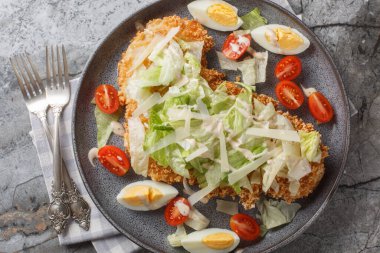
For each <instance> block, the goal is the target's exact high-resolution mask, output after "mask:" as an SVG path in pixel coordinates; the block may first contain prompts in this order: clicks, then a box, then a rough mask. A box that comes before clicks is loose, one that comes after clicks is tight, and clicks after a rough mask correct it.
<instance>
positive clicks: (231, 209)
mask: <svg viewBox="0 0 380 253" xmlns="http://www.w3.org/2000/svg"><path fill="white" fill-rule="evenodd" d="M216 211H218V212H221V213H225V214H229V215H235V214H237V213H238V212H239V208H238V203H237V202H234V201H227V200H222V199H217V200H216Z"/></svg>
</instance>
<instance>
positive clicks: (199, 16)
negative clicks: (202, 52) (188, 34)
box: [187, 0, 243, 32]
mask: <svg viewBox="0 0 380 253" xmlns="http://www.w3.org/2000/svg"><path fill="white" fill-rule="evenodd" d="M217 3H222V4H225V5H228V6H231V7H232V8H233V9H234V10H235V12H236V15H237V11H238V9H237V8H236V7H235V6H233V5H231V4H229V3H227V2H225V1H221V0H198V1H193V2H191V3H190V4H188V5H187V8H188V9H189V12H190V14H191V16H193V18H194V19H196V20H197V21H198V22H199V23H201V24H202V25H204V26H206V27H208V28H211V29H214V30H217V31H223V32H224V31H234V30H237V29H238V28H239V27H240V26H241V25H242V24H243V20H242V19H241V18H240V17H238V21H237V23H236V25H234V26H225V25H222V24H220V23H218V22H216V21H214V20H212V19H211V18H210V17H209V16H208V15H207V9H208V7H210V5H213V4H217Z"/></svg>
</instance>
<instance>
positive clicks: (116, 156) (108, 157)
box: [98, 146, 131, 176]
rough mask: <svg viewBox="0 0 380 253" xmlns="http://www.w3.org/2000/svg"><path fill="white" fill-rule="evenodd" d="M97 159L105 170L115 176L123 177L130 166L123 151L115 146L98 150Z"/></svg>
mask: <svg viewBox="0 0 380 253" xmlns="http://www.w3.org/2000/svg"><path fill="white" fill-rule="evenodd" d="M98 159H99V161H100V163H101V164H102V165H103V166H104V167H106V169H107V170H109V171H110V172H111V173H113V174H115V175H117V176H124V175H125V173H127V172H128V170H129V167H130V166H131V165H130V163H129V160H128V158H127V156H126V154H125V153H124V151H123V150H121V149H120V148H118V147H115V146H104V147H102V148H101V149H99V151H98Z"/></svg>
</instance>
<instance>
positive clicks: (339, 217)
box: [0, 0, 380, 253]
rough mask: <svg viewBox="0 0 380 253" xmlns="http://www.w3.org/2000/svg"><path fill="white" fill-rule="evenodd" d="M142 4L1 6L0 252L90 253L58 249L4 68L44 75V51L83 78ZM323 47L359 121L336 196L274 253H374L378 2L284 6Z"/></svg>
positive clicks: (378, 216) (378, 199)
mask: <svg viewBox="0 0 380 253" xmlns="http://www.w3.org/2000/svg"><path fill="white" fill-rule="evenodd" d="M152 1H153V0H149V1H142V0H114V1H103V0H81V1H80V0H66V1H59V0H25V1H13V0H1V1H0V24H1V26H0V27H1V29H0V59H1V60H0V108H1V109H0V129H1V131H0V192H1V198H0V252H15V251H25V252H57V253H61V252H62V253H63V252H95V250H94V248H93V247H92V245H91V243H89V242H86V243H81V244H78V245H72V246H69V247H60V246H59V245H58V239H57V236H56V234H55V233H54V232H53V231H52V230H51V229H49V228H48V226H47V224H48V222H47V215H46V210H47V203H48V202H49V199H48V196H47V192H46V189H45V188H44V187H41V186H42V185H44V182H43V178H42V174H41V169H40V165H39V162H38V159H37V156H36V151H35V149H34V147H33V144H32V140H31V137H30V136H29V134H28V133H29V131H30V124H29V118H28V114H27V110H26V108H25V105H24V102H23V100H22V96H21V93H20V91H19V88H18V86H17V82H16V79H15V76H14V75H13V73H12V70H11V67H10V64H9V60H8V58H9V57H10V56H11V55H13V54H16V53H20V52H23V51H28V52H30V53H32V56H33V57H34V58H35V59H41V62H38V64H40V65H41V66H42V64H43V63H42V60H43V59H44V57H43V54H44V48H43V46H44V45H46V44H54V43H63V44H65V45H67V47H68V48H70V50H69V56H68V58H69V59H70V61H71V66H70V67H71V69H70V70H71V73H70V74H71V76H72V77H75V76H78V75H80V73H81V71H82V69H83V67H84V64H85V63H86V61H87V58H88V57H89V55H90V54H91V53H92V52H93V51H94V49H95V48H96V45H97V44H98V42H99V41H100V40H101V39H102V38H104V36H105V35H106V34H107V33H108V32H109V31H110V29H112V28H113V27H115V26H116V25H117V24H118V23H119V22H120V21H121V20H123V19H124V17H125V16H126V15H128V14H129V13H131V12H133V11H135V10H137V9H139V8H141V7H142V6H145V5H146V4H148V3H149V2H152ZM289 2H290V4H291V5H292V7H293V8H294V10H295V11H296V13H297V14H298V13H302V14H303V18H304V22H305V23H306V24H307V25H308V26H309V27H310V28H311V29H312V30H313V31H314V32H315V33H316V34H317V35H318V37H319V38H320V39H321V40H322V41H323V43H324V44H325V45H326V46H327V48H328V50H329V52H330V53H331V55H332V57H333V59H334V61H335V63H336V64H337V66H338V69H339V71H340V74H341V76H342V78H343V81H344V84H345V86H346V90H347V94H348V96H349V98H350V99H351V101H352V102H353V104H354V106H355V107H356V108H357V110H358V113H357V114H356V115H355V116H354V117H353V118H352V128H351V129H352V130H351V131H352V132H351V147H350V153H349V158H348V161H347V166H346V171H345V174H344V176H343V179H342V181H341V183H340V186H339V188H338V190H337V192H336V194H335V195H334V197H333V198H332V200H331V201H330V202H329V204H328V206H327V207H326V209H325V211H324V212H323V213H322V214H321V216H320V217H319V218H318V219H317V221H316V222H314V224H313V225H312V226H311V227H310V228H309V229H307V231H306V232H305V233H304V234H303V235H301V236H300V237H299V238H298V239H297V240H295V241H294V242H292V243H290V244H289V245H287V246H285V247H283V248H282V249H280V250H278V252H368V253H370V252H380V155H379V154H380V96H379V90H380V79H379V77H380V46H379V45H380V0H355V1H354V0H325V1H313V0H290V1H289Z"/></svg>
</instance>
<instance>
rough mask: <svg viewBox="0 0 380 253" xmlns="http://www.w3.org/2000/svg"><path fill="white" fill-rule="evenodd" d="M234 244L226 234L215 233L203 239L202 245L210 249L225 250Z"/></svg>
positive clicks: (232, 239)
mask: <svg viewBox="0 0 380 253" xmlns="http://www.w3.org/2000/svg"><path fill="white" fill-rule="evenodd" d="M234 242H235V239H234V237H233V236H232V235H230V234H227V233H215V234H211V235H208V236H205V237H203V239H202V243H203V244H205V245H206V246H207V247H209V248H211V249H227V248H229V247H231V246H232V245H233V244H234Z"/></svg>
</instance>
